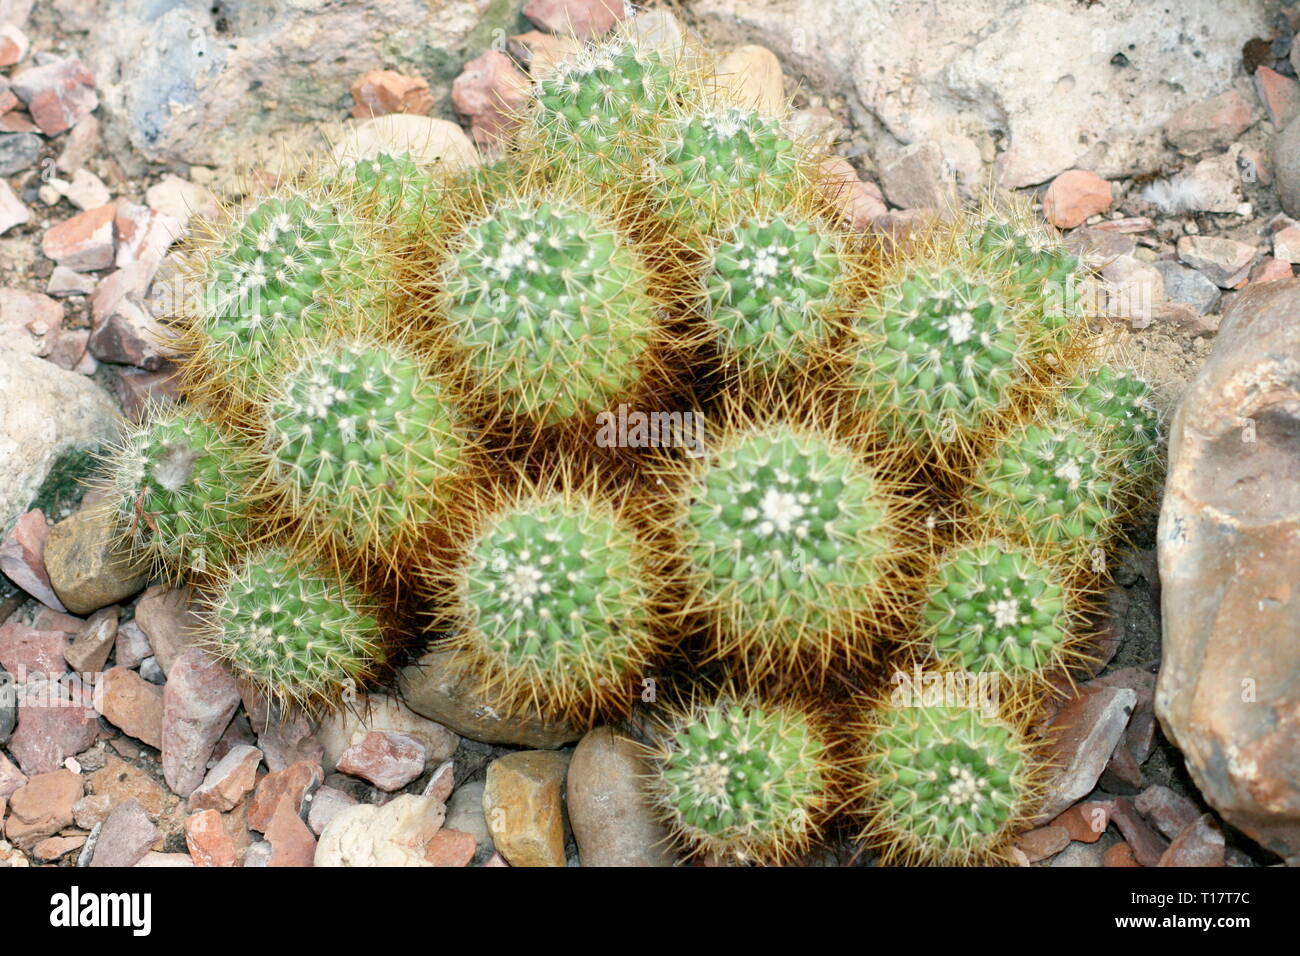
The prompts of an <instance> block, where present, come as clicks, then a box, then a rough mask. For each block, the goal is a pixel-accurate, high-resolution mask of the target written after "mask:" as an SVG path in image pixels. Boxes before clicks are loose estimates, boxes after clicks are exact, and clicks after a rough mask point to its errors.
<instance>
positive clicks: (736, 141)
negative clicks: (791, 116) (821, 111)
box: [649, 106, 806, 231]
mask: <svg viewBox="0 0 1300 956" xmlns="http://www.w3.org/2000/svg"><path fill="white" fill-rule="evenodd" d="M675 122H676V125H675V127H674V128H673V129H672V130H671V131H670V132H669V133H668V135H667V140H666V145H665V147H664V148H663V152H662V155H661V156H660V157H659V159H658V160H657V161H656V162H655V163H652V164H651V165H650V167H649V170H650V175H651V177H652V182H653V184H654V188H655V190H656V194H657V196H658V198H659V200H660V202H661V203H662V204H663V212H664V214H665V215H666V216H668V217H669V218H670V219H671V220H672V221H673V222H675V223H677V224H678V225H679V226H680V227H683V228H687V229H702V230H705V231H708V230H712V229H716V228H718V227H725V226H727V225H730V224H732V223H734V222H737V221H738V220H741V219H743V218H745V217H747V216H750V215H755V214H757V215H764V214H766V215H771V214H773V213H776V212H779V211H780V210H782V209H784V208H785V207H787V206H789V205H791V204H792V203H794V202H796V201H797V200H798V199H799V198H800V196H801V195H802V191H803V190H805V189H806V186H805V185H804V182H803V176H804V173H803V171H802V170H801V169H800V155H799V151H798V148H797V147H796V146H795V144H794V142H793V141H792V140H791V139H790V138H789V137H788V136H787V135H786V134H785V132H783V131H782V129H781V126H780V124H779V123H778V122H776V121H775V120H772V119H768V118H766V117H764V116H762V115H761V114H760V113H758V112H757V111H755V110H746V109H741V108H740V107H736V106H712V107H704V108H699V109H697V110H696V111H695V112H694V113H688V114H686V115H684V116H683V117H682V118H680V119H678V120H676V121H675Z"/></svg>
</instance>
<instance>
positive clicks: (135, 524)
mask: <svg viewBox="0 0 1300 956" xmlns="http://www.w3.org/2000/svg"><path fill="white" fill-rule="evenodd" d="M104 466H105V473H106V475H107V491H108V494H107V496H106V501H107V502H108V504H109V506H110V507H111V508H112V509H113V511H114V513H115V515H116V525H117V527H118V528H119V529H120V530H121V532H122V533H123V534H124V536H125V538H126V539H127V541H128V543H129V545H130V547H131V550H133V551H135V552H136V553H138V554H140V555H142V556H143V557H144V558H146V559H147V560H149V561H150V562H151V563H152V564H153V566H154V567H155V569H156V570H158V571H160V572H162V573H164V574H166V575H167V576H169V577H176V576H179V575H182V574H186V573H189V574H194V575H205V574H210V573H215V572H216V571H217V570H218V569H219V568H220V567H221V566H222V564H223V563H224V562H225V561H226V559H227V557H228V555H229V553H230V549H231V546H232V544H233V543H235V542H238V541H239V540H240V539H243V538H245V537H247V536H248V535H249V533H250V529H251V524H252V522H251V519H250V515H251V508H252V504H253V500H254V496H253V492H252V489H253V486H254V484H255V482H256V479H257V477H258V474H259V472H260V468H261V466H260V462H259V461H258V460H257V458H256V456H255V455H254V454H253V452H252V450H251V449H250V448H249V447H248V446H247V445H245V444H244V443H243V442H241V441H239V440H238V439H236V438H233V437H231V436H230V435H229V434H228V433H227V432H226V431H225V429H224V428H222V427H221V426H219V425H215V424H212V423H210V422H207V421H204V420H203V418H202V417H200V415H199V414H198V412H197V411H195V410H194V409H193V408H192V407H177V406H172V407H167V408H164V407H161V406H154V407H152V408H151V409H150V410H149V412H148V414H147V415H146V417H145V419H144V421H143V423H142V424H141V425H139V426H137V427H134V428H131V429H129V430H128V431H127V432H126V433H125V434H124V435H123V437H122V440H121V442H120V443H119V444H118V445H117V446H116V447H114V448H113V449H112V451H111V452H109V454H108V455H107V457H106V460H105V462H104Z"/></svg>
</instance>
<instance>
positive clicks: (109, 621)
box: [63, 605, 122, 675]
mask: <svg viewBox="0 0 1300 956" xmlns="http://www.w3.org/2000/svg"><path fill="white" fill-rule="evenodd" d="M121 613H122V609H121V608H120V607H117V606H116V605H114V606H112V607H106V608H101V609H100V610H98V611H96V612H95V613H94V614H92V615H90V617H89V618H87V619H86V622H85V623H84V624H82V625H81V627H80V628H79V629H78V630H77V637H76V639H75V640H74V641H73V642H72V644H71V646H69V647H68V648H67V649H66V650H65V651H64V652H63V659H64V660H66V661H67V662H68V668H69V669H70V670H71V671H72V672H73V673H77V674H83V675H84V674H98V673H99V672H100V671H102V670H103V669H104V665H105V664H107V663H108V655H109V654H111V653H112V652H113V643H114V642H115V641H116V640H117V619H118V616H119V615H120V614H121Z"/></svg>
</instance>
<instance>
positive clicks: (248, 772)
mask: <svg viewBox="0 0 1300 956" xmlns="http://www.w3.org/2000/svg"><path fill="white" fill-rule="evenodd" d="M261 762H262V751H260V750H258V749H257V748H256V747H250V746H249V745H248V744H237V745H235V746H234V747H231V748H230V750H229V751H227V752H226V755H225V756H224V757H222V758H221V759H220V760H219V761H217V763H216V766H214V767H213V768H212V769H211V770H209V771H208V773H207V776H206V777H204V778H203V783H202V784H200V785H199V787H198V788H196V789H195V790H194V792H193V793H191V794H190V807H191V808H193V809H195V810H216V811H219V812H221V813H225V812H227V811H229V810H233V809H234V808H235V807H236V806H238V805H239V803H240V802H241V801H242V800H243V799H244V798H245V797H246V796H248V794H249V793H251V792H252V791H253V788H254V787H255V786H256V785H257V768H258V766H259V765H260V764H261Z"/></svg>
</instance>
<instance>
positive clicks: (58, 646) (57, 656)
mask: <svg viewBox="0 0 1300 956" xmlns="http://www.w3.org/2000/svg"><path fill="white" fill-rule="evenodd" d="M67 648H68V636H67V634H66V633H65V632H63V631H53V630H37V629H36V628H33V627H29V626H28V625H26V624H22V623H20V622H18V621H13V622H11V623H9V624H4V625H0V666H3V667H4V669H5V670H7V671H8V672H9V673H10V674H13V675H14V676H15V678H16V679H17V680H18V682H19V683H22V682H23V681H24V680H26V679H27V678H29V677H31V676H34V675H39V676H42V677H51V676H53V677H57V676H58V675H60V674H62V673H64V672H65V671H66V670H67V667H66V666H65V663H66V662H65V660H64V657H63V652H64V651H65V650H67Z"/></svg>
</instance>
